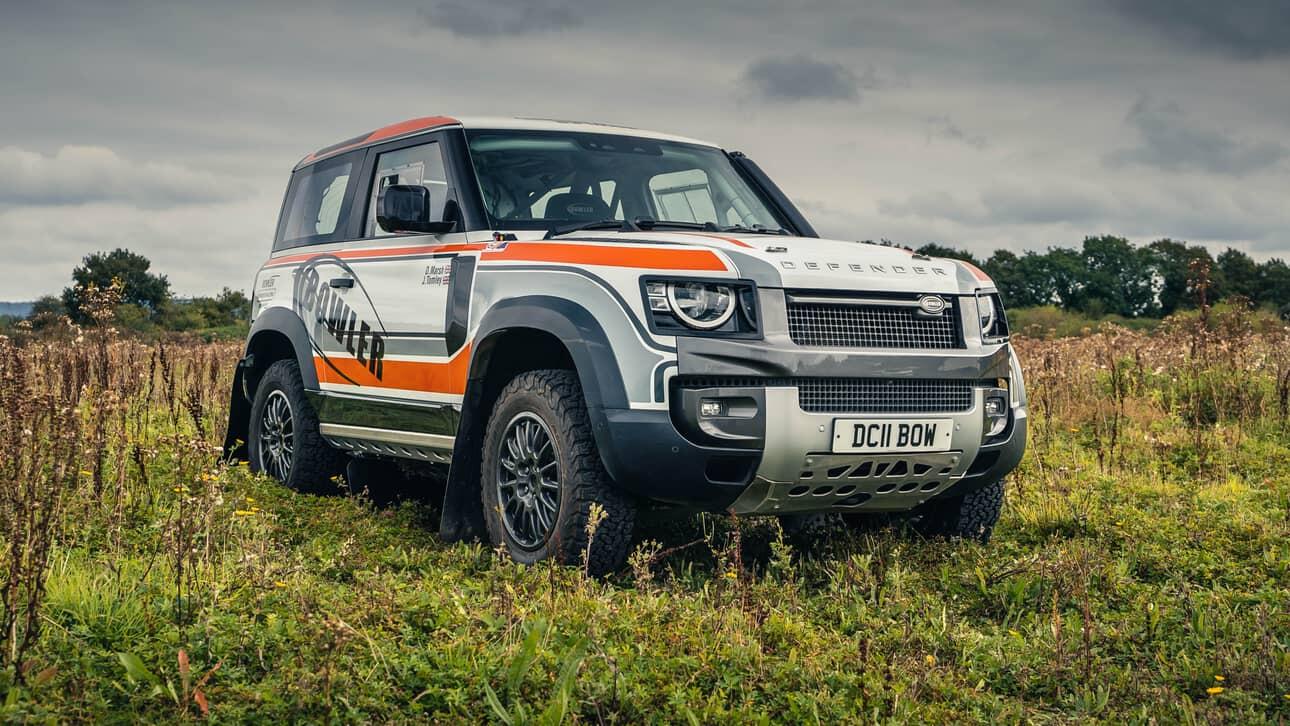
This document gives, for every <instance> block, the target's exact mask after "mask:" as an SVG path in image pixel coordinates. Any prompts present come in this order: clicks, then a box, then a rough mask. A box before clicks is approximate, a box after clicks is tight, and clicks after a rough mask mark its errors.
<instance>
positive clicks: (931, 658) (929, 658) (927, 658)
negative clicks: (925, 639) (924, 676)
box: [923, 653, 936, 666]
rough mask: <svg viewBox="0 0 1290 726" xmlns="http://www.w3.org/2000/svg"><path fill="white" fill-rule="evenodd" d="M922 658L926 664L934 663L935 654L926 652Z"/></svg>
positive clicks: (931, 664) (932, 664)
mask: <svg viewBox="0 0 1290 726" xmlns="http://www.w3.org/2000/svg"><path fill="white" fill-rule="evenodd" d="M923 660H924V661H925V662H926V663H927V665H928V666H934V665H936V656H934V655H932V654H931V653H928V654H927V655H926V656H924V657H923Z"/></svg>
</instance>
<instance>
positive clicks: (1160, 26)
mask: <svg viewBox="0 0 1290 726" xmlns="http://www.w3.org/2000/svg"><path fill="white" fill-rule="evenodd" d="M1110 2H1112V3H1113V4H1114V6H1115V7H1117V8H1119V9H1120V10H1121V11H1122V12H1124V13H1126V14H1127V15H1128V16H1129V17H1131V18H1133V19H1135V20H1138V21H1140V22H1141V23H1142V25H1143V26H1144V27H1146V28H1148V29H1151V30H1154V31H1156V32H1158V33H1162V34H1164V35H1165V36H1166V37H1167V38H1169V39H1170V40H1173V41H1177V42H1181V43H1185V44H1187V46H1188V47H1198V48H1200V49H1208V50H1213V51H1218V52H1221V53H1224V54H1227V55H1230V56H1233V57H1236V58H1242V59H1259V58H1269V57H1277V56H1290V3H1287V2H1286V0H1228V1H1226V2H1225V1H1223V0H1110Z"/></svg>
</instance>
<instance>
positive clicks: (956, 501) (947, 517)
mask: <svg viewBox="0 0 1290 726" xmlns="http://www.w3.org/2000/svg"><path fill="white" fill-rule="evenodd" d="M1002 511H1003V482H1002V481H997V482H994V483H992V484H987V485H985V486H983V487H981V488H980V489H977V490H976V491H974V492H969V493H967V494H965V495H963V496H961V497H953V498H950V499H941V500H936V501H932V502H929V503H927V504H925V505H923V507H922V508H921V509H919V510H916V511H915V512H914V514H915V518H914V520H913V524H914V528H915V529H917V530H918V531H919V532H920V533H921V534H923V535H924V536H927V537H959V538H962V539H972V540H976V541H978V542H981V543H986V542H989V541H990V535H991V534H993V533H994V525H995V523H996V522H998V521H999V513H1000V512H1002Z"/></svg>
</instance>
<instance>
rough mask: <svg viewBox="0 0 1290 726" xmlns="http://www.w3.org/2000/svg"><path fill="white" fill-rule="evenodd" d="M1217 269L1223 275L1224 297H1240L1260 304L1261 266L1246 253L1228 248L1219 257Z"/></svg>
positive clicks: (1221, 290)
mask: <svg viewBox="0 0 1290 726" xmlns="http://www.w3.org/2000/svg"><path fill="white" fill-rule="evenodd" d="M1215 269H1217V270H1218V271H1219V273H1220V274H1221V275H1222V287H1221V288H1220V289H1219V294H1220V295H1221V296H1222V297H1228V296H1231V295H1240V296H1241V297H1243V298H1245V299H1246V300H1249V301H1250V302H1258V300H1259V293H1260V292H1261V288H1262V285H1261V284H1260V283H1261V280H1260V279H1259V266H1258V264H1257V263H1256V262H1255V261H1254V260H1253V259H1251V258H1250V256H1249V255H1247V254H1245V253H1244V252H1242V251H1240V250H1237V249H1232V248H1231V247H1228V248H1227V249H1225V250H1223V251H1222V253H1220V254H1219V255H1218V264H1217V265H1216V266H1215Z"/></svg>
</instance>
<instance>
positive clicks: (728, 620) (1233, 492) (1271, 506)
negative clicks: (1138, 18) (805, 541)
mask: <svg viewBox="0 0 1290 726" xmlns="http://www.w3.org/2000/svg"><path fill="white" fill-rule="evenodd" d="M105 295H109V296H110V291H109V292H107V293H105ZM109 302H110V301H109ZM105 306H106V304H105ZM1017 347H1018V351H1019V354H1020V355H1021V357H1022V359H1023V364H1024V366H1025V368H1026V370H1027V372H1028V384H1029V395H1030V402H1031V411H1032V420H1031V429H1030V431H1031V447H1030V450H1029V453H1028V455H1027V458H1026V460H1025V461H1024V462H1023V465H1022V467H1021V468H1020V469H1019V470H1018V472H1017V473H1016V474H1015V475H1014V476H1013V477H1012V479H1011V482H1010V494H1009V496H1010V499H1009V502H1008V505H1007V508H1006V510H1005V513H1004V516H1003V519H1002V520H1001V522H1000V525H999V530H998V533H997V535H996V538H995V539H994V540H993V542H992V544H991V545H989V546H985V547H982V546H979V545H975V544H968V543H946V542H931V541H923V540H920V539H918V538H917V537H916V536H915V535H913V534H912V533H910V532H907V531H904V530H903V529H902V528H901V527H900V525H899V523H898V522H897V523H895V524H890V525H887V526H884V527H874V528H871V529H869V530H866V531H862V532H848V531H844V530H839V531H837V532H835V535H834V537H833V538H832V539H831V540H830V541H829V542H828V543H827V545H826V546H824V547H819V548H814V549H812V550H811V551H809V552H800V551H795V550H794V549H793V548H792V547H791V546H790V545H788V544H786V543H785V538H784V536H783V533H782V532H781V531H780V529H779V527H778V525H777V524H776V523H775V522H774V521H773V520H764V519H756V520H747V521H743V520H738V519H734V518H731V517H728V516H717V515H707V516H704V517H701V518H696V519H694V520H684V521H680V522H671V523H666V524H662V525H657V526H655V527H654V528H652V529H647V530H646V531H644V532H643V533H642V534H641V540H642V541H641V543H640V546H639V548H638V549H637V551H636V552H635V554H634V555H633V557H632V558H631V564H630V568H629V569H628V570H627V571H625V572H623V573H621V574H619V575H618V576H616V577H614V578H611V579H609V580H607V581H602V580H596V579H594V578H589V577H587V576H586V574H585V571H584V569H583V568H561V567H555V566H546V565H543V566H538V567H533V568H522V567H518V566H515V565H512V564H510V563H509V562H507V561H505V560H504V559H501V558H499V557H497V556H496V555H495V553H493V552H492V551H491V550H490V549H489V548H487V547H484V546H481V545H454V546H446V545H442V544H441V543H439V542H438V541H437V539H436V537H435V535H434V531H435V517H436V516H437V513H436V505H435V502H434V501H433V499H432V498H430V497H422V498H421V499H422V501H417V500H418V497H417V496H416V495H417V494H418V493H419V492H417V491H412V492H410V494H411V495H412V497H411V498H412V501H410V502H405V503H403V504H396V505H392V506H389V507H386V508H378V507H376V506H374V505H373V504H372V503H371V502H370V501H368V500H365V499H363V498H353V497H351V498H343V497H340V496H323V497H318V496H306V495H295V494H292V493H290V492H287V491H285V490H283V489H282V488H281V487H279V486H277V485H276V484H274V483H272V482H270V481H268V480H266V479H264V478H261V477H256V476H253V475H251V474H250V473H249V472H248V471H247V470H246V469H245V467H228V466H223V465H220V464H219V463H218V456H219V450H218V443H219V440H220V438H221V436H222V434H223V426H224V419H225V417H226V415H227V396H228V391H229V387H230V384H231V380H230V378H231V372H232V363H233V361H234V360H236V358H237V355H238V346H237V345H235V344H198V343H193V342H186V343H183V344H171V345H166V344H155V345H151V344H144V343H141V342H138V341H135V340H130V339H125V338H122V337H120V336H118V335H117V334H116V333H115V332H114V331H113V330H112V329H111V327H110V320H108V319H107V318H106V317H105V318H103V319H101V320H99V324H98V325H96V326H91V327H89V328H87V329H85V330H76V329H67V330H65V331H63V332H62V333H60V334H59V335H58V337H56V338H54V339H44V338H31V339H27V340H24V341H22V342H21V344H19V343H17V342H15V341H13V340H0V455H2V456H3V458H2V459H0V531H2V533H3V538H4V539H3V542H0V588H2V589H0V595H2V596H3V611H4V626H5V627H4V631H3V633H0V645H3V648H2V652H0V700H3V702H4V704H5V705H3V706H0V716H3V717H4V718H6V719H10V720H25V719H35V720H59V721H77V720H103V719H113V720H121V721H124V720H147V721H159V722H173V721H175V720H181V719H200V718H203V717H208V716H209V717H217V718H223V719H225V720H235V721H236V720H264V721H282V720H305V721H318V720H340V721H374V720H376V721H406V720H413V719H420V720H424V719H434V720H440V721H459V722H475V721H479V720H494V721H502V722H511V723H520V722H532V721H540V720H546V721H549V722H558V721H561V720H564V721H594V722H601V721H607V722H636V721H642V720H650V721H690V722H747V721H756V720H759V719H762V718H768V719H771V720H791V721H817V720H818V721H847V720H855V721H861V720H863V721H869V720H894V721H933V722H950V721H954V722H958V721H965V720H992V721H1005V722H1016V721H1035V720H1039V721H1064V722H1069V721H1077V720H1078V721H1083V720H1103V721H1107V722H1122V721H1126V720H1140V721H1147V720H1150V719H1155V720H1157V721H1163V722H1175V721H1211V722H1218V721H1225V720H1226V721H1246V722H1258V721H1263V722H1268V723H1276V722H1283V721H1284V720H1286V719H1287V718H1290V617H1288V616H1287V613H1290V586H1288V585H1287V583H1288V582H1290V549H1288V547H1287V544H1286V542H1287V537H1286V535H1287V534H1290V531H1288V530H1290V516H1288V512H1290V436H1288V433H1290V431H1288V429H1287V420H1288V419H1290V415H1288V411H1287V398H1288V394H1287V389H1288V388H1290V332H1288V331H1287V329H1286V328H1285V327H1284V326H1269V325H1267V324H1265V323H1260V322H1258V321H1257V320H1255V319H1252V318H1250V317H1249V316H1248V315H1245V314H1244V313H1243V312H1242V311H1240V310H1239V309H1233V310H1228V311H1221V310H1220V311H1206V312H1205V315H1204V316H1200V315H1192V316H1189V317H1185V318H1175V319H1172V320H1169V321H1166V322H1164V323H1163V324H1162V325H1161V326H1160V327H1159V329H1157V330H1155V331H1152V332H1144V331H1132V330H1127V329H1124V328H1120V327H1116V326H1105V327H1102V328H1100V329H1098V330H1096V331H1090V334H1089V335H1087V336H1085V337H1080V338H1063V339H1054V340H1040V339H1030V338H1020V339H1018V340H1017ZM427 491H429V490H428V489H427ZM591 539H592V541H594V531H593V532H592V533H591Z"/></svg>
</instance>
